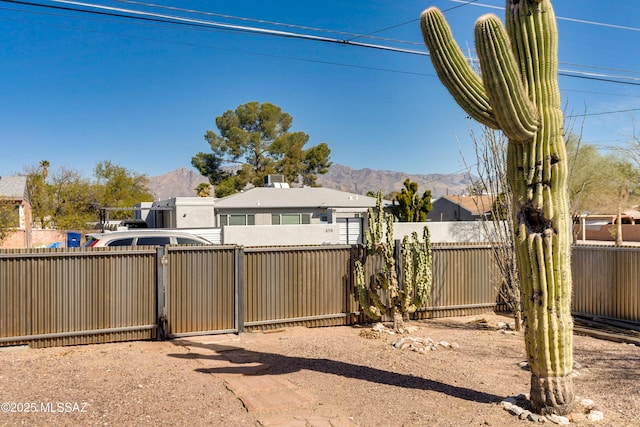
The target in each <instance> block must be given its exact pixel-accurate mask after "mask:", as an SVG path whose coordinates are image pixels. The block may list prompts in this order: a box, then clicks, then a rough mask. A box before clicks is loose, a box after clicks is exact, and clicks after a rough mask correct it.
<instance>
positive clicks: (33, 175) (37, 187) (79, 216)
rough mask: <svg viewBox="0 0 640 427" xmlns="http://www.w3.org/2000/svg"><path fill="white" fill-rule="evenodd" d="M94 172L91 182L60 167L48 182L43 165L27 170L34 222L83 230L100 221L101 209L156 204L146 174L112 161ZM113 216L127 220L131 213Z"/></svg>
mask: <svg viewBox="0 0 640 427" xmlns="http://www.w3.org/2000/svg"><path fill="white" fill-rule="evenodd" d="M48 167H49V165H47V168H48ZM94 172H95V178H96V180H95V181H94V182H92V181H91V180H89V179H86V178H83V177H82V176H81V175H80V173H79V172H78V171H75V170H72V169H69V168H66V167H59V168H57V169H56V170H55V171H53V172H52V173H48V179H47V181H45V178H44V176H43V173H42V162H41V164H40V168H34V167H30V168H29V167H28V168H26V173H27V191H28V194H29V200H30V202H31V206H32V212H33V220H34V222H36V223H37V224H38V225H39V226H40V227H41V228H57V229H63V230H64V229H66V230H72V229H75V230H78V229H84V228H86V227H87V223H89V222H97V221H99V220H100V208H101V207H122V208H128V207H132V206H133V205H134V204H136V203H139V202H144V201H153V195H152V194H151V193H150V192H149V189H148V179H147V177H146V176H145V175H141V174H137V173H135V172H132V171H129V170H127V169H125V168H123V167H121V166H118V165H115V164H113V163H112V162H110V161H104V162H100V163H98V164H97V165H96V168H95V170H94ZM110 217H111V218H114V219H119V218H128V217H131V211H124V212H118V211H116V212H114V213H113V214H111V215H110Z"/></svg>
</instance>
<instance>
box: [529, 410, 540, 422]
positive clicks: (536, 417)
mask: <svg viewBox="0 0 640 427" xmlns="http://www.w3.org/2000/svg"><path fill="white" fill-rule="evenodd" d="M527 420H529V421H533V422H534V423H537V422H540V415H538V414H534V413H533V412H529V414H528V415H527Z"/></svg>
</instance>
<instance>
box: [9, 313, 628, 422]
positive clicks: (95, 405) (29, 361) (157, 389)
mask: <svg viewBox="0 0 640 427" xmlns="http://www.w3.org/2000/svg"><path fill="white" fill-rule="evenodd" d="M478 320H486V323H485V322H480V323H478ZM509 320H510V319H509V318H505V317H501V316H496V315H494V314H492V313H491V314H486V315H482V316H475V317H465V318H454V319H439V320H427V321H421V322H412V323H411V324H410V325H411V326H414V327H415V328H416V329H415V330H413V331H411V332H410V333H408V334H405V335H403V336H404V337H413V338H418V337H421V338H431V339H432V340H433V341H435V342H436V343H437V342H440V341H446V342H448V343H450V344H452V345H453V347H454V348H445V347H442V346H441V345H438V349H437V350H435V351H431V350H430V351H426V352H424V353H419V352H415V351H411V350H409V349H396V348H394V347H393V345H392V344H393V343H394V342H397V341H398V339H399V338H400V337H401V336H399V335H390V334H387V333H382V334H380V337H375V336H373V335H375V334H372V333H371V325H369V326H367V327H364V326H361V327H331V328H316V329H307V328H299V327H296V328H286V329H282V330H278V331H269V332H268V333H262V332H261V333H256V332H253V333H244V334H241V335H239V336H235V335H234V336H230V337H229V338H228V340H227V341H226V342H225V343H224V344H211V345H200V346H199V345H198V344H197V343H196V341H195V340H194V341H193V342H190V341H189V339H186V340H185V339H182V340H175V341H167V342H129V343H113V344H99V345H86V346H76V347H55V348H46V349H31V348H25V347H21V348H4V349H0V384H1V387H0V403H2V412H1V413H0V425H42V426H48V425H104V426H108V425H117V426H121V425H123V426H124V425H195V426H201V425H202V426H204V425H213V426H216V425H220V426H222V425H224V426H227V425H229V426H242V425H244V426H261V425H263V426H266V425H271V426H276V425H281V426H285V425H286V426H310V425H315V426H321V425H323V426H333V427H338V426H367V427H375V426H424V425H428V426H513V425H522V426H527V425H530V424H532V423H531V422H529V421H522V420H519V419H517V418H515V417H514V416H512V415H509V414H508V413H507V412H506V411H504V410H503V409H502V408H501V407H500V406H499V405H498V404H497V403H498V402H500V400H502V399H503V398H505V397H507V396H513V395H517V394H520V393H526V392H528V387H529V372H528V371H526V370H525V369H523V368H521V367H520V366H519V363H520V362H522V361H523V360H525V354H524V344H523V338H522V336H521V334H519V333H504V331H501V330H498V329H497V328H496V324H497V322H508V321H509ZM205 347H208V348H205ZM574 351H575V361H576V362H578V363H579V364H580V365H581V366H582V367H581V368H580V369H578V372H579V374H580V375H579V376H578V377H576V378H575V389H576V394H577V395H578V396H580V397H584V398H589V399H592V400H594V401H595V403H596V404H597V405H600V406H601V407H603V409H604V414H605V415H604V416H605V419H604V421H600V422H599V423H594V424H590V423H589V422H587V421H582V422H579V423H575V425H581V426H582V425H585V426H586V425H598V426H639V425H640V348H639V347H636V346H632V345H628V344H619V343H614V342H609V341H603V340H598V339H595V338H590V337H583V336H576V337H575V340H574ZM218 359H225V360H227V361H232V362H234V363H236V364H238V365H237V366H242V364H243V363H249V362H250V363H253V364H254V365H255V364H258V365H259V366H260V367H261V368H260V369H258V370H257V371H256V372H257V375H268V376H271V377H274V378H275V377H277V378H280V379H282V378H286V380H288V381H290V382H291V383H292V384H293V385H295V387H296V388H297V389H299V390H304V391H305V393H307V394H308V395H310V396H311V397H312V399H311V400H310V401H309V402H308V403H307V404H305V405H303V406H298V407H294V408H284V409H280V410H279V411H275V412H273V411H271V412H264V411H255V410H251V409H247V407H246V406H245V405H244V404H243V401H242V400H241V399H239V398H238V396H236V394H234V392H233V391H231V390H230V389H229V388H227V386H226V385H225V378H228V375H230V374H233V369H232V368H229V366H228V365H224V366H226V367H224V366H223V365H220V363H219V360H218ZM303 415H304V416H303ZM313 417H315V418H313ZM309 419H314V420H316V421H315V422H310V421H308V420H309ZM276 420H280V421H276ZM286 420H289V421H286ZM305 420H306V421H305Z"/></svg>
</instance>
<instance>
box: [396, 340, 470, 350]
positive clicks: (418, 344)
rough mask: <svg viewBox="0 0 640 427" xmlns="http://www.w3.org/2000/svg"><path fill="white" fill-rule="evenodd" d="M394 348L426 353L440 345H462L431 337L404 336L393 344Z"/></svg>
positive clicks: (444, 346)
mask: <svg viewBox="0 0 640 427" xmlns="http://www.w3.org/2000/svg"><path fill="white" fill-rule="evenodd" d="M391 345H392V346H393V348H395V349H399V350H411V351H415V352H417V353H426V352H427V351H435V350H437V349H438V347H442V348H449V349H457V348H459V347H460V346H459V345H458V344H456V343H449V342H447V341H439V342H435V341H433V340H432V339H431V338H414V337H403V338H400V339H399V340H397V341H395V342H394V343H393V344H391Z"/></svg>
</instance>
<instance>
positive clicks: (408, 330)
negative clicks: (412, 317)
mask: <svg viewBox="0 0 640 427" xmlns="http://www.w3.org/2000/svg"><path fill="white" fill-rule="evenodd" d="M417 330H418V327H417V326H407V327H406V328H404V331H405V332H407V333H409V334H410V333H411V332H415V331H417Z"/></svg>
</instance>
